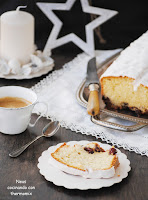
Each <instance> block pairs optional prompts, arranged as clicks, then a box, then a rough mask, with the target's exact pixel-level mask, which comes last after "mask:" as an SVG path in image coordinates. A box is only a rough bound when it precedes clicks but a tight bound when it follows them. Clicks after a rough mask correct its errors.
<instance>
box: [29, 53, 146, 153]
mask: <svg viewBox="0 0 148 200" xmlns="http://www.w3.org/2000/svg"><path fill="white" fill-rule="evenodd" d="M87 57H88V56H87V55H86V54H85V53H82V54H79V55H78V56H77V57H76V58H74V59H73V60H72V61H70V62H69V63H66V64H65V65H64V66H63V68H62V69H60V70H56V71H53V72H52V73H51V74H49V75H48V76H47V77H45V78H44V79H43V80H41V81H40V82H39V83H37V84H36V85H34V86H33V87H32V88H31V89H32V90H33V91H35V92H38V91H40V90H41V89H42V88H43V87H44V86H45V85H46V84H47V83H48V84H49V83H50V84H52V83H53V82H54V81H55V80H56V79H58V78H59V77H60V76H62V74H64V73H65V72H66V71H67V70H70V69H71V68H73V65H74V64H77V63H78V62H79V61H81V60H82V59H86V58H87ZM36 114H38V115H42V116H43V117H46V118H47V119H50V120H52V121H59V120H58V119H57V118H56V117H55V116H50V115H48V116H46V115H45V114H44V113H41V112H36ZM60 125H61V127H64V128H66V129H70V130H72V131H75V132H76V133H78V132H81V133H82V134H85V135H92V136H95V137H96V138H97V139H98V138H100V139H101V140H102V141H105V142H107V143H111V144H112V145H116V146H117V147H118V148H120V147H122V148H124V149H125V150H129V151H133V152H135V153H137V154H140V155H142V156H143V155H145V156H148V149H147V150H145V151H141V150H140V149H139V148H138V147H132V146H130V145H128V144H126V143H122V142H121V143H120V142H118V141H117V140H115V139H113V138H110V139H109V138H107V136H106V135H105V134H104V133H103V132H100V133H98V132H96V131H94V130H92V131H91V132H90V131H88V130H87V129H86V128H84V127H81V126H79V125H77V124H74V123H71V124H67V123H66V122H65V121H60Z"/></svg>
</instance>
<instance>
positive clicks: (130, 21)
mask: <svg viewBox="0 0 148 200" xmlns="http://www.w3.org/2000/svg"><path fill="white" fill-rule="evenodd" d="M38 1H39V2H52V3H53V2H56V3H64V2H66V0H44V1H42V0H38ZM38 1H37V0H0V14H2V13H4V12H6V11H8V10H13V9H16V7H17V6H18V5H27V8H26V9H25V10H26V11H28V12H30V13H32V14H33V15H34V17H35V27H36V28H35V41H36V44H37V46H38V48H39V49H43V47H44V45H45V43H46V41H47V38H48V36H49V33H50V31H51V29H52V23H51V22H50V20H48V19H47V17H46V16H45V15H44V14H43V13H42V11H41V10H40V9H39V8H38V7H37V6H36V2H38ZM91 2H92V5H93V6H97V7H101V8H106V9H112V10H116V11H118V12H119V14H118V15H116V16H115V17H113V18H112V19H110V20H109V21H108V22H106V23H104V24H103V25H101V32H102V35H103V37H104V39H105V40H106V41H107V43H106V44H100V42H99V39H98V37H97V36H96V34H94V35H95V46H96V49H114V48H119V47H122V48H125V47H126V46H128V45H129V43H130V42H132V41H133V40H135V39H136V38H138V37H139V36H140V35H141V34H142V33H144V32H145V31H146V30H147V28H148V6H147V5H148V3H147V1H146V0H142V1H139V0H129V1H127V0H124V1H123V0H120V1H119V0H110V1H109V0H92V1H91ZM55 13H56V14H57V15H58V16H59V17H60V19H61V20H62V21H63V22H64V26H63V28H64V30H63V29H62V30H61V33H60V36H62V35H65V34H67V33H70V32H74V33H76V34H77V35H78V36H80V37H81V38H83V39H84V40H85V32H84V28H85V24H87V23H88V22H90V15H89V14H86V13H83V12H81V4H80V0H76V3H75V4H74V6H73V8H72V10H71V11H56V12H55ZM61 50H64V51H67V52H69V51H75V52H76V53H79V52H81V50H80V49H79V48H78V47H76V46H75V45H74V44H72V43H69V44H66V45H64V46H62V47H59V48H58V49H56V50H54V51H53V54H54V53H58V51H61Z"/></svg>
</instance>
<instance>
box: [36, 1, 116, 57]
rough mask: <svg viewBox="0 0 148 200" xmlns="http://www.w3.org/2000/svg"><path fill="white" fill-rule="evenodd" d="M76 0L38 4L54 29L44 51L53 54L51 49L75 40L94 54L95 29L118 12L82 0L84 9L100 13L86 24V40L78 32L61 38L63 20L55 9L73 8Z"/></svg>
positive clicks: (88, 52)
mask: <svg viewBox="0 0 148 200" xmlns="http://www.w3.org/2000/svg"><path fill="white" fill-rule="evenodd" d="M75 1H76V0H67V1H66V3H41V2H38V3H37V6H38V7H39V8H40V9H41V11H42V12H43V13H44V14H45V15H46V17H47V18H48V19H49V20H50V21H51V22H52V23H53V29H52V30H51V33H50V35H49V38H48V40H47V43H46V45H45V48H44V53H46V54H49V55H50V54H51V50H52V49H54V48H56V47H59V46H61V45H63V44H66V43H69V42H73V43H74V44H75V45H77V46H78V47H79V48H81V49H82V50H83V51H84V52H86V53H87V54H89V55H91V56H94V53H95V47H94V33H93V31H94V29H95V28H97V27H98V26H100V25H101V24H103V23H104V22H106V21H107V20H109V19H110V18H112V17H113V16H115V15H116V14H117V13H118V12H117V11H114V10H109V9H103V8H98V7H93V6H90V5H89V3H88V0H80V2H81V6H82V10H83V12H85V13H89V14H95V15H99V16H98V17H97V18H96V19H94V20H93V21H91V22H90V23H88V24H87V25H86V26H85V32H86V42H84V41H83V40H82V39H81V38H79V37H78V36H77V35H76V34H74V33H70V34H68V35H65V36H63V37H61V38H58V35H59V32H60V30H61V28H62V25H63V22H62V21H61V20H60V19H59V18H58V17H57V16H56V15H55V13H54V12H53V10H65V11H67V10H71V8H72V6H73V5H74V3H75Z"/></svg>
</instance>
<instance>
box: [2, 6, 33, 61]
mask: <svg viewBox="0 0 148 200" xmlns="http://www.w3.org/2000/svg"><path fill="white" fill-rule="evenodd" d="M19 8H21V6H20V7H18V8H17V9H16V10H15V11H8V12H6V13H4V14H2V15H1V19H0V21H1V34H0V35H1V44H0V46H1V57H2V58H5V59H6V60H7V61H9V60H11V59H17V60H18V61H20V62H21V64H25V63H27V62H28V61H29V60H30V54H32V53H33V51H34V17H33V16H32V15H31V14H30V13H27V12H24V11H20V10H19Z"/></svg>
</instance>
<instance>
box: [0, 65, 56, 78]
mask: <svg viewBox="0 0 148 200" xmlns="http://www.w3.org/2000/svg"><path fill="white" fill-rule="evenodd" d="M53 67H54V63H52V64H51V65H49V66H48V67H44V68H43V69H42V70H40V71H38V72H36V73H31V74H29V75H27V76H25V75H17V74H8V75H3V74H1V73H0V78H4V79H16V80H22V79H32V78H36V77H40V76H42V75H45V74H47V73H48V72H50V71H51V70H52V69H53Z"/></svg>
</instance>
